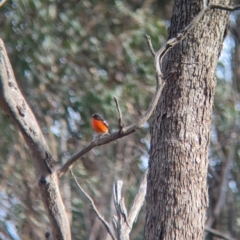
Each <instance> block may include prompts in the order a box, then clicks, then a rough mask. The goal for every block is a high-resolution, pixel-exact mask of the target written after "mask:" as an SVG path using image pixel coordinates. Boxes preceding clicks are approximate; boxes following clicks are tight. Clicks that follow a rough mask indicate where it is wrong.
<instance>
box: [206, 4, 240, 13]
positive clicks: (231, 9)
mask: <svg viewBox="0 0 240 240" xmlns="http://www.w3.org/2000/svg"><path fill="white" fill-rule="evenodd" d="M208 7H209V9H220V10H225V11H229V12H233V11H236V10H239V9H240V5H237V6H235V7H233V6H225V5H222V4H210V5H209V6H208Z"/></svg>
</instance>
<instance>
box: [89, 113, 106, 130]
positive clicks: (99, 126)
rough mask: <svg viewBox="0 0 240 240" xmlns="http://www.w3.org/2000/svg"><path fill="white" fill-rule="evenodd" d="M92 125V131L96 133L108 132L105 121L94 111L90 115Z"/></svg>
mask: <svg viewBox="0 0 240 240" xmlns="http://www.w3.org/2000/svg"><path fill="white" fill-rule="evenodd" d="M92 127H93V129H94V131H95V132H96V133H98V134H106V133H109V127H108V124H107V122H106V121H105V120H104V118H103V117H102V116H101V115H100V114H98V113H94V114H93V115H92Z"/></svg>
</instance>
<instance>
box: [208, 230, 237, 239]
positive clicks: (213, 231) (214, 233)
mask: <svg viewBox="0 0 240 240" xmlns="http://www.w3.org/2000/svg"><path fill="white" fill-rule="evenodd" d="M204 230H205V231H206V232H210V233H211V234H213V235H215V236H217V237H220V238H221V239H225V240H234V238H232V237H231V236H229V235H227V234H225V233H222V232H219V231H217V230H215V229H212V228H209V227H205V228H204Z"/></svg>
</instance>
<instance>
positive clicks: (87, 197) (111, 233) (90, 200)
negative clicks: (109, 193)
mask: <svg viewBox="0 0 240 240" xmlns="http://www.w3.org/2000/svg"><path fill="white" fill-rule="evenodd" d="M70 172H71V174H72V177H73V179H74V181H75V183H76V184H77V186H78V188H79V189H80V191H81V192H82V193H83V194H84V196H85V197H86V199H87V200H88V201H89V203H90V205H91V207H92V209H93V211H94V212H95V213H96V215H97V217H98V219H99V220H100V221H101V222H102V224H103V225H104V227H105V228H106V230H107V232H108V233H109V235H110V236H111V237H112V239H113V240H116V238H115V237H114V234H113V232H112V229H111V227H110V226H109V224H108V222H107V221H106V220H105V219H104V217H103V216H102V215H101V214H100V213H99V211H98V209H97V207H96V205H95V203H94V201H93V199H92V198H91V197H90V196H89V195H88V194H87V193H86V192H85V191H84V189H83V188H82V187H81V185H80V184H79V182H78V181H77V179H76V177H75V175H74V174H73V172H72V170H71V171H70Z"/></svg>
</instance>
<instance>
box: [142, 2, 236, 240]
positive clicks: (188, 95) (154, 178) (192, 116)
mask: <svg viewBox="0 0 240 240" xmlns="http://www.w3.org/2000/svg"><path fill="white" fill-rule="evenodd" d="M211 3H218V4H220V3H221V4H226V5H229V4H230V3H231V1H230V0H228V1H211ZM201 8H202V1H192V0H175V4H174V9H173V16H172V21H171V27H170V37H174V36H176V34H177V33H179V32H181V30H182V29H183V28H184V27H185V26H186V25H187V24H189V23H190V21H191V20H192V19H193V17H194V16H196V14H197V13H198V12H199V11H200V9H201ZM228 17H229V14H228V13H227V12H225V11H222V10H211V11H209V12H207V13H206V15H205V16H204V17H203V19H202V20H201V21H200V22H199V23H198V24H197V25H196V27H195V28H194V30H193V31H192V32H190V34H189V35H188V36H187V38H186V39H185V40H184V41H183V42H181V43H180V44H179V45H177V46H176V47H174V49H172V51H171V52H170V53H169V54H168V56H167V57H166V58H165V63H164V66H165V68H164V70H165V73H170V72H171V75H170V77H169V78H168V79H167V80H166V85H165V88H164V89H163V92H162V96H161V98H160V100H159V102H158V105H157V107H156V111H155V115H154V120H153V123H152V126H151V149H150V161H149V175H148V183H147V197H146V198H147V207H146V208H147V216H146V225H145V238H146V239H147V240H150V239H151V240H153V239H158V240H161V239H164V240H166V239H169V240H173V239H177V240H181V239H182V240H188V239H201V240H202V239H203V237H204V234H203V233H204V224H205V217H206V216H205V215H206V208H207V205H208V200H207V199H208V197H207V185H206V179H207V166H208V147H209V132H210V126H211V116H212V104H213V97H214V91H215V85H216V78H215V69H216V65H217V60H218V56H219V54H220V51H221V48H222V42H223V39H224V32H225V29H226V25H227V21H228Z"/></svg>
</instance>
